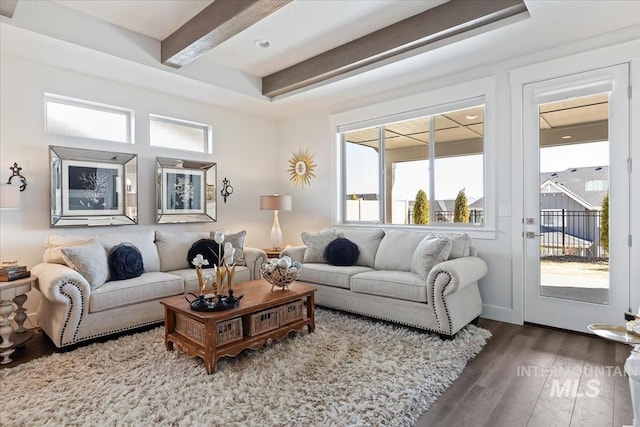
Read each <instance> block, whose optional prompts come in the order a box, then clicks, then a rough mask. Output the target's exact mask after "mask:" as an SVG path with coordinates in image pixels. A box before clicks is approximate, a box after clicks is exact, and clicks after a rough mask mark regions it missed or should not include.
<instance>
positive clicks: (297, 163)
mask: <svg viewBox="0 0 640 427" xmlns="http://www.w3.org/2000/svg"><path fill="white" fill-rule="evenodd" d="M315 167H316V164H315V163H313V154H311V153H309V150H308V149H305V150H302V149H300V150H299V151H297V152H294V153H293V155H292V156H291V159H289V170H288V171H289V174H290V175H291V177H290V178H289V179H290V180H291V181H293V183H294V184H295V185H296V187H297V186H298V185H299V186H301V187H304V186H305V185H310V184H311V178H313V177H315V176H316V175H315V174H314V173H313V170H314V169H315Z"/></svg>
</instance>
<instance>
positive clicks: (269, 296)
mask: <svg viewBox="0 0 640 427" xmlns="http://www.w3.org/2000/svg"><path fill="white" fill-rule="evenodd" d="M233 288H234V289H233V290H234V294H235V295H237V296H239V295H241V294H244V298H242V299H241V300H240V304H239V305H238V307H236V308H233V309H230V310H226V311H218V312H200V311H194V310H191V307H190V306H189V303H188V302H187V301H186V299H185V296H184V295H176V296H174V297H170V298H166V299H163V300H162V301H160V302H161V303H162V304H163V305H164V330H165V336H164V342H165V346H166V347H167V350H169V351H172V350H173V348H174V345H175V346H176V347H177V348H178V349H180V350H182V351H184V352H185V353H187V354H188V355H189V356H191V357H200V358H202V359H203V360H204V363H205V368H206V370H207V374H211V373H213V372H214V371H215V369H216V362H217V361H218V359H220V358H222V357H225V356H229V357H234V356H236V355H238V353H240V352H241V351H242V350H245V349H253V350H257V349H259V348H261V347H262V346H264V345H268V344H271V343H272V342H273V341H274V340H278V341H280V340H282V339H284V338H285V337H286V336H287V334H289V332H291V331H297V330H300V329H302V328H303V327H305V326H306V327H307V328H308V330H309V332H313V331H314V330H315V327H316V324H315V317H314V302H313V299H314V298H313V297H314V292H315V291H316V288H314V287H313V286H309V285H305V284H302V283H297V282H294V283H292V284H291V285H289V290H281V289H274V290H273V291H271V284H269V283H268V282H267V281H266V280H264V279H260V280H253V281H249V282H243V283H238V284H235V285H234V287H233ZM189 298H190V299H193V297H192V296H189ZM304 305H306V310H303V308H304ZM266 328H268V329H266Z"/></svg>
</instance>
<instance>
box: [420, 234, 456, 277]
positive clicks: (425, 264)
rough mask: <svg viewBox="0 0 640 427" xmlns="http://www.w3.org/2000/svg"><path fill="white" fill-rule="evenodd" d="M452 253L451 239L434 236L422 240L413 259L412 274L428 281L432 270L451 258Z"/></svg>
mask: <svg viewBox="0 0 640 427" xmlns="http://www.w3.org/2000/svg"><path fill="white" fill-rule="evenodd" d="M450 252H451V239H449V238H448V237H436V236H434V235H433V234H431V235H429V236H427V237H425V238H424V239H422V241H421V242H420V243H418V247H417V248H416V251H415V252H414V253H413V258H412V259H411V272H412V273H414V274H417V275H418V276H420V278H421V279H423V280H427V276H428V275H429V272H430V271H431V269H432V268H433V267H434V266H435V265H436V264H439V263H441V262H443V261H446V260H447V259H448V258H449V253H450Z"/></svg>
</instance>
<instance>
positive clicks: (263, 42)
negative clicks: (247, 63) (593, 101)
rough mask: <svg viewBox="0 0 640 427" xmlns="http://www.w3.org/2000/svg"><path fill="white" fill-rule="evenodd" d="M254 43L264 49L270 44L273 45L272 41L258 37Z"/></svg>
mask: <svg viewBox="0 0 640 427" xmlns="http://www.w3.org/2000/svg"><path fill="white" fill-rule="evenodd" d="M253 44H255V45H256V46H258V47H261V48H263V49H266V48H268V47H269V46H271V43H269V40H265V39H258V40H256V41H254V42H253Z"/></svg>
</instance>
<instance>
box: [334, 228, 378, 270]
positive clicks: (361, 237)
mask: <svg viewBox="0 0 640 427" xmlns="http://www.w3.org/2000/svg"><path fill="white" fill-rule="evenodd" d="M338 235H339V237H344V238H346V239H349V240H351V241H352V242H353V243H355V244H356V245H358V249H359V250H360V256H359V257H358V262H356V264H357V265H361V266H364V267H371V268H373V266H374V265H375V259H376V253H377V252H378V246H380V240H382V237H383V236H384V230H381V229H378V228H376V229H373V230H351V229H342V230H339V231H338Z"/></svg>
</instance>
